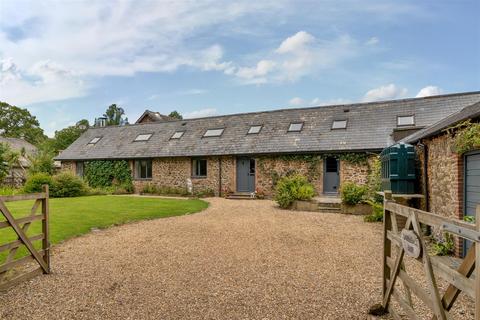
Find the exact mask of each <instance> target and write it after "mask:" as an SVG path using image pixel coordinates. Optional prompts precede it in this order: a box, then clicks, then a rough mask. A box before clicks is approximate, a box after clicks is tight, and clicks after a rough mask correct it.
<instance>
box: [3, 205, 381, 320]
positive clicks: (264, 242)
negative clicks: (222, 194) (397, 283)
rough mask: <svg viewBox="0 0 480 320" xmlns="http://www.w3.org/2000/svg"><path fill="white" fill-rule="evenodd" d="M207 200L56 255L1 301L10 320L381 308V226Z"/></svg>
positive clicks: (346, 313)
mask: <svg viewBox="0 0 480 320" xmlns="http://www.w3.org/2000/svg"><path fill="white" fill-rule="evenodd" d="M208 201H209V202H210V203H211V205H210V207H209V208H208V209H207V210H205V211H203V212H200V213H197V214H193V215H188V216H180V217H174V218H165V219H158V220H152V221H144V222H140V223H133V224H128V225H124V226H120V227H114V228H110V229H107V230H101V231H95V232H92V233H90V234H88V235H86V236H83V237H79V238H76V239H72V240H69V241H67V242H65V243H64V244H61V245H59V246H57V247H55V248H54V249H53V257H52V265H53V274H51V275H48V276H39V277H37V278H35V279H33V280H32V281H29V282H26V283H24V284H22V285H20V286H18V287H16V288H14V289H12V290H10V291H8V292H7V293H0V318H4V319H313V318H315V319H365V317H366V314H365V312H366V310H367V309H368V307H369V306H370V305H372V304H374V303H376V302H379V301H380V298H381V297H380V287H381V277H380V274H381V224H367V223H364V222H363V220H362V217H358V216H349V215H340V214H328V213H311V212H294V211H286V210H281V209H278V208H276V207H275V206H274V203H273V202H271V201H249V200H237V201H234V200H225V199H219V198H213V199H209V200H208Z"/></svg>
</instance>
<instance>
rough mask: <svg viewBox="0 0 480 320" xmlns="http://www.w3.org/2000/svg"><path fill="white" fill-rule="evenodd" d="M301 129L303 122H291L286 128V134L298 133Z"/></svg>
mask: <svg viewBox="0 0 480 320" xmlns="http://www.w3.org/2000/svg"><path fill="white" fill-rule="evenodd" d="M302 128H303V122H292V123H290V126H289V127H288V132H300V131H302Z"/></svg>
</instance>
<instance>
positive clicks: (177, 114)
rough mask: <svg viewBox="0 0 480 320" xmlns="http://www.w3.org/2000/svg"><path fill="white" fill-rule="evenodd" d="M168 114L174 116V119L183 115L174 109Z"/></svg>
mask: <svg viewBox="0 0 480 320" xmlns="http://www.w3.org/2000/svg"><path fill="white" fill-rule="evenodd" d="M168 116H169V117H170V118H174V119H178V120H182V119H183V116H182V115H181V114H180V113H179V112H178V111H177V110H174V111H172V112H170V114H169V115H168Z"/></svg>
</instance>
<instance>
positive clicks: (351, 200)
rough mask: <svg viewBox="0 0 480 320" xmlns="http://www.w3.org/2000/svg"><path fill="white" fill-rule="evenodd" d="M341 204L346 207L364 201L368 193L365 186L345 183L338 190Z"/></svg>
mask: <svg viewBox="0 0 480 320" xmlns="http://www.w3.org/2000/svg"><path fill="white" fill-rule="evenodd" d="M340 193H341V196H342V202H343V203H344V204H347V205H351V206H353V205H356V204H358V203H361V202H363V201H364V200H365V197H366V195H367V193H368V189H367V187H366V186H360V185H357V184H355V183H353V182H346V183H344V184H343V186H342V188H341V190H340Z"/></svg>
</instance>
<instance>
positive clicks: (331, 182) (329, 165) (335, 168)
mask: <svg viewBox="0 0 480 320" xmlns="http://www.w3.org/2000/svg"><path fill="white" fill-rule="evenodd" d="M323 167H324V168H325V169H324V170H323V193H326V194H337V193H338V185H339V184H340V172H339V165H338V160H337V159H335V158H326V159H325V161H324V163H323Z"/></svg>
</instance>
